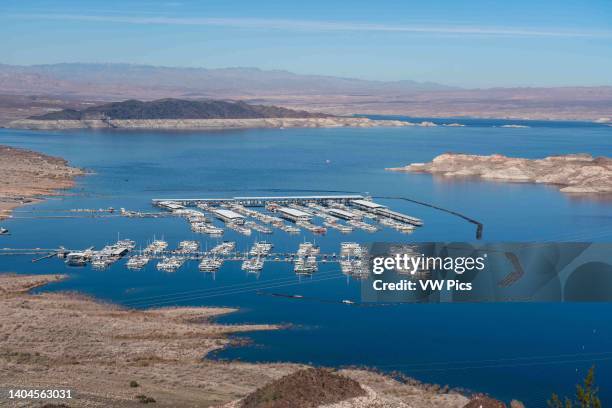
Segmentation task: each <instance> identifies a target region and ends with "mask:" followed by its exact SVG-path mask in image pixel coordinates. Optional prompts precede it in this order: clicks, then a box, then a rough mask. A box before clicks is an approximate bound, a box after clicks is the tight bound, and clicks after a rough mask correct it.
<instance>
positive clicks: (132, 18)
mask: <svg viewBox="0 0 612 408" xmlns="http://www.w3.org/2000/svg"><path fill="white" fill-rule="evenodd" d="M60 62H120V63H133V64H150V65H163V66H185V67H204V68H223V67H238V66H240V67H257V68H261V69H280V70H287V71H291V72H296V73H301V74H323V75H333V76H343V77H353V78H363V79H377V80H385V81H393V80H415V81H431V82H438V83H443V84H448V85H454V86H462V87H471V88H474V87H496V86H574V85H582V86H592V85H612V0H588V1H585V0H582V1H579V0H572V1H570V0H556V1H548V0H542V1H538V0H512V1H510V0H505V1H492V0H464V1H461V0H428V1H423V0H419V1H410V0H403V1H401V0H397V1H391V0H378V1H373V0H368V1H362V0H350V1H333V0H302V1H289V0H286V1H266V0H246V1H232V0H194V1H187V0H177V1H172V0H167V1H163V0H162V1H155V0H138V1H128V0H106V1H97V0H87V1H82V0H78V1H75V0H26V1H23V0H0V63H4V64H16V65H31V64H51V63H60Z"/></svg>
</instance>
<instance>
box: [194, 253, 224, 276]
mask: <svg viewBox="0 0 612 408" xmlns="http://www.w3.org/2000/svg"><path fill="white" fill-rule="evenodd" d="M221 265H223V259H219V258H210V257H206V258H203V259H202V261H201V262H200V265H199V269H200V270H201V271H202V272H217V271H218V270H219V268H221Z"/></svg>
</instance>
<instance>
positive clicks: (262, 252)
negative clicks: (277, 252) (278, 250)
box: [249, 241, 273, 257]
mask: <svg viewBox="0 0 612 408" xmlns="http://www.w3.org/2000/svg"><path fill="white" fill-rule="evenodd" d="M272 247H273V245H272V244H271V243H269V242H266V241H260V242H255V244H254V245H253V247H252V248H251V250H250V251H249V255H251V256H263V257H265V256H267V255H268V254H269V253H270V251H271V250H272Z"/></svg>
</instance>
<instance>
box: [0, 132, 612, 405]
mask: <svg viewBox="0 0 612 408" xmlns="http://www.w3.org/2000/svg"><path fill="white" fill-rule="evenodd" d="M456 121H459V122H463V123H466V124H467V125H468V126H466V127H463V128H449V127H437V128H397V129H394V128H374V129H286V130H245V131H219V132H146V131H69V132H34V131H14V130H6V129H5V130H0V144H7V145H11V146H17V147H24V148H29V149H34V150H37V151H41V152H44V153H47V154H52V155H57V156H62V157H64V158H66V159H68V160H69V161H70V162H71V163H72V164H73V165H76V166H80V167H85V168H87V169H89V170H91V171H92V172H93V173H94V174H92V175H89V176H86V177H82V178H79V180H78V184H77V186H76V187H75V188H74V189H72V190H70V191H69V193H70V195H67V196H63V197H55V198H50V199H49V200H47V201H45V202H42V203H38V204H36V205H32V206H27V207H22V208H20V209H18V210H16V211H15V212H14V216H15V217H14V219H12V220H8V221H6V222H3V223H2V225H3V226H6V227H7V228H9V229H10V230H11V232H12V235H10V236H4V237H0V240H1V241H0V247H14V248H19V247H24V248H33V247H42V248H49V247H57V246H59V245H64V246H66V247H69V248H85V247H88V246H92V245H94V246H96V247H101V246H102V245H104V244H106V243H110V242H114V241H115V240H116V239H117V235H118V234H119V235H120V236H121V237H124V238H131V239H134V240H136V241H137V243H138V244H139V245H143V246H144V245H145V244H146V242H147V241H149V240H151V239H152V238H153V236H154V235H155V236H157V237H158V238H159V237H161V236H163V237H164V239H166V240H167V241H169V243H170V245H171V247H172V246H176V244H177V243H178V241H180V240H184V239H196V240H199V241H201V242H202V244H203V245H206V246H208V247H210V246H212V245H214V244H215V243H216V242H217V240H216V239H213V238H206V236H204V235H197V234H194V233H192V232H191V231H190V229H189V227H188V224H187V223H186V221H185V220H183V219H180V218H158V219H127V218H121V217H111V218H40V217H41V216H45V215H46V216H52V215H54V214H61V213H59V212H58V213H55V212H54V211H56V210H65V209H69V208H101V207H102V208H104V207H109V206H113V207H115V208H119V207H125V208H128V209H134V210H147V211H148V210H151V205H150V200H151V199H152V198H166V197H180V198H189V197H231V196H238V195H304V194H315V193H330V194H333V193H343V192H354V193H366V192H367V193H369V194H371V195H373V196H406V197H410V198H413V199H416V200H421V201H425V202H429V203H432V204H436V205H439V206H441V207H444V208H449V209H452V210H456V211H459V212H462V213H464V214H466V215H469V216H471V217H473V218H475V219H477V220H479V221H481V222H483V223H484V240H486V241H494V242H501V241H598V242H610V241H612V200H609V199H605V198H602V199H585V198H575V197H570V196H567V195H564V194H562V193H560V192H559V191H558V190H557V188H555V187H553V186H542V185H531V184H508V183H495V182H483V181H478V180H441V179H437V178H434V177H431V176H429V175H417V174H404V173H391V172H385V171H384V168H385V167H395V166H400V165H405V164H407V163H411V162H423V161H429V160H431V159H432V158H433V157H435V156H436V155H438V154H441V153H444V152H448V151H452V152H466V153H473V154H491V153H502V154H506V155H514V156H520V157H528V158H538V157H544V156H547V155H553V154H567V153H577V152H586V153H591V154H594V155H608V156H610V154H611V153H612V128H610V127H606V126H602V125H594V124H588V123H574V122H570V123H558V122H528V124H529V125H530V126H531V127H530V128H525V129H509V128H500V127H498V126H499V125H501V124H504V123H508V122H503V121H487V120H449V122H456ZM512 123H517V122H516V121H513V122H512ZM377 201H379V202H381V203H384V204H387V205H389V206H390V207H391V208H393V209H395V210H398V211H402V212H405V213H407V214H411V215H414V216H417V217H419V218H422V219H423V220H424V221H425V226H424V227H423V228H421V229H419V230H417V231H416V232H415V233H413V234H412V235H402V234H400V233H398V232H395V231H393V230H390V229H385V230H383V231H381V232H379V233H376V234H374V235H372V234H368V233H365V232H361V233H360V232H356V233H353V234H351V235H341V234H339V233H338V232H336V231H330V232H328V234H327V235H325V236H324V237H313V236H312V235H309V234H306V235H299V236H289V235H287V234H285V233H283V232H281V231H278V230H276V231H275V233H274V234H273V235H272V236H271V237H267V236H262V237H261V238H266V239H269V240H271V241H272V242H273V243H274V245H275V251H278V252H286V251H293V250H295V249H296V248H297V245H298V244H299V243H300V242H302V241H303V240H304V239H307V240H313V239H314V240H316V242H317V244H318V245H320V246H321V248H322V250H323V251H325V252H338V248H339V243H340V242H341V241H345V240H355V241H359V242H364V243H367V242H372V241H389V242H394V241H397V242H411V241H416V242H418V241H472V240H473V239H474V226H473V225H472V224H469V223H467V222H465V221H464V220H461V219H459V218H457V217H454V216H452V215H449V214H446V213H442V212H439V211H436V210H434V209H431V208H428V207H423V206H419V205H417V204H413V203H409V202H405V201H398V200H389V199H387V200H385V199H379V200H377ZM223 239H230V240H235V241H237V242H238V247H239V248H240V249H246V248H248V247H249V246H250V245H251V244H252V242H253V241H254V240H255V239H257V235H256V234H254V235H253V236H251V237H249V238H246V237H242V236H240V235H237V234H235V233H234V232H231V231H230V232H226V234H225V236H224V237H223ZM123 263H124V262H123V261H121V262H119V263H117V264H115V265H113V266H112V267H110V268H108V269H106V270H104V271H96V270H92V269H90V268H89V267H85V268H68V267H66V266H65V265H64V264H63V262H61V261H60V260H59V259H50V260H46V261H43V262H38V263H32V262H31V257H30V256H17V257H2V258H1V259H0V271H14V272H19V273H49V272H52V273H58V272H61V273H68V274H69V275H70V279H69V280H66V281H64V282H61V283H57V284H53V285H49V286H47V287H45V288H42V289H40V290H41V291H47V290H78V291H81V292H85V293H88V294H91V295H94V296H96V297H98V298H101V299H105V300H110V301H114V302H118V303H121V304H124V305H127V306H132V307H155V306H173V305H224V306H232V307H239V308H240V311H239V312H237V313H234V314H231V315H228V316H226V317H223V318H222V319H220V320H221V321H222V322H227V323H237V322H248V323H287V324H292V326H291V328H289V329H287V330H278V331H272V332H257V333H249V334H246V335H244V336H243V337H247V338H249V339H251V343H250V344H249V345H248V346H244V347H236V348H229V349H226V350H224V351H222V352H220V353H218V354H217V355H216V356H215V357H216V358H240V359H243V360H246V361H297V362H306V363H312V364H321V365H329V366H346V365H363V366H370V367H377V368H380V369H382V370H385V371H393V370H399V371H402V372H404V373H406V374H407V375H410V376H414V377H416V378H418V379H420V380H423V381H427V382H435V383H440V384H449V385H451V386H454V387H465V388H468V389H472V390H475V391H481V392H488V393H490V394H492V395H494V396H495V397H498V398H503V399H510V398H517V399H521V400H523V401H525V402H526V403H527V405H528V406H534V407H539V406H545V400H546V398H548V397H549V396H550V393H551V392H553V391H555V392H557V393H561V394H571V393H572V392H573V390H574V388H573V385H574V384H575V383H576V382H578V381H579V380H580V379H581V378H582V377H583V376H584V374H585V372H586V370H587V369H588V367H590V366H591V365H592V364H596V366H597V369H598V376H599V378H600V379H601V380H602V381H601V382H600V384H601V385H604V381H605V379H606V378H607V379H609V378H612V363H611V361H610V359H611V358H612V305H609V304H414V305H394V306H350V305H346V304H342V303H340V302H339V301H340V300H342V299H353V300H356V301H358V300H359V295H360V283H359V282H358V281H354V280H352V279H349V278H347V277H345V276H344V275H342V274H341V273H340V272H339V271H338V267H337V265H334V264H324V265H323V266H322V267H321V268H320V270H319V272H317V273H316V274H315V275H314V276H313V277H311V278H298V277H296V276H295V275H294V274H293V271H292V268H291V267H290V265H288V264H283V263H273V264H267V265H266V267H265V269H264V271H263V272H262V273H261V274H260V275H259V276H255V275H251V274H246V273H244V272H243V271H241V270H240V265H239V264H235V263H226V264H225V265H224V266H223V268H222V269H221V270H220V271H219V272H218V273H217V274H216V275H214V276H212V275H209V274H203V273H200V272H199V271H198V270H197V264H196V263H190V264H186V265H185V266H183V267H182V268H181V269H180V270H179V271H177V272H175V273H165V272H160V271H157V270H156V269H155V266H154V263H151V264H150V265H149V266H147V267H146V268H145V269H143V270H141V271H129V270H127V269H125V268H124V265H123ZM270 293H285V294H300V295H303V296H304V299H301V300H298V299H290V298H283V297H275V296H270ZM602 394H603V397H604V406H605V405H606V402H607V403H610V402H612V390H611V389H609V388H607V389H606V388H603V389H602Z"/></svg>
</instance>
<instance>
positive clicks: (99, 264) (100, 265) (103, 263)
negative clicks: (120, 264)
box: [91, 257, 112, 269]
mask: <svg viewBox="0 0 612 408" xmlns="http://www.w3.org/2000/svg"><path fill="white" fill-rule="evenodd" d="M111 263H112V261H111V260H110V259H108V258H104V257H96V258H93V259H92V260H91V267H92V268H95V269H104V268H106V267H107V266H109V265H110V264H111Z"/></svg>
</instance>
